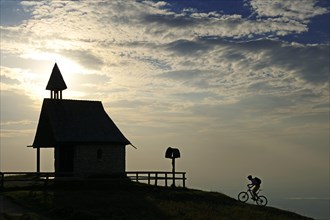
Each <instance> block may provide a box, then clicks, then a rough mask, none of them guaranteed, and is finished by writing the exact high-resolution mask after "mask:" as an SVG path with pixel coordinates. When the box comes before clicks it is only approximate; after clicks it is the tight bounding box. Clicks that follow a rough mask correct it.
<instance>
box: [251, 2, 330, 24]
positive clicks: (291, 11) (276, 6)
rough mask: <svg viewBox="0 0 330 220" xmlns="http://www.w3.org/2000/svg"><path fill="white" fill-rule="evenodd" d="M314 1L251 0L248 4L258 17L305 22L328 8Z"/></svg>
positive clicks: (325, 11)
mask: <svg viewBox="0 0 330 220" xmlns="http://www.w3.org/2000/svg"><path fill="white" fill-rule="evenodd" d="M316 3H317V1H315V0H301V1H286V0H275V1H274V0H252V1H251V2H250V5H251V8H252V9H253V10H254V11H255V12H256V13H257V15H258V16H259V17H282V18H288V19H293V20H299V21H302V22H304V23H305V22H308V20H309V19H310V18H312V17H315V16H318V15H322V14H325V13H327V12H328V9H326V8H322V7H319V6H317V5H316Z"/></svg>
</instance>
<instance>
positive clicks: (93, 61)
mask: <svg viewBox="0 0 330 220" xmlns="http://www.w3.org/2000/svg"><path fill="white" fill-rule="evenodd" d="M60 53H61V54H62V55H64V56H66V57H68V58H70V59H72V60H74V61H76V62H78V63H79V64H80V65H82V66H84V67H86V68H87V69H100V68H101V67H102V65H103V64H104V62H103V60H102V59H101V58H99V57H97V56H96V55H94V54H93V52H92V51H90V50H61V52H60Z"/></svg>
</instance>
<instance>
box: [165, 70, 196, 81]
mask: <svg viewBox="0 0 330 220" xmlns="http://www.w3.org/2000/svg"><path fill="white" fill-rule="evenodd" d="M201 75H202V72H201V71H200V70H197V69H195V70H182V71H170V72H165V73H162V74H160V75H159V76H160V77H164V78H169V79H175V80H191V79H194V78H198V77H199V76H201Z"/></svg>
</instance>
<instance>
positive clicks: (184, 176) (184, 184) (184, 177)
mask: <svg viewBox="0 0 330 220" xmlns="http://www.w3.org/2000/svg"><path fill="white" fill-rule="evenodd" d="M182 181H183V188H186V173H183V174H182Z"/></svg>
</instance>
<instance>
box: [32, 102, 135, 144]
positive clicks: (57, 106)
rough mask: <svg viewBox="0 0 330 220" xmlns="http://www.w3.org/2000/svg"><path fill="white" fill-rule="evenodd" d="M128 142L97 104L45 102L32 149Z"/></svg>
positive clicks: (100, 104) (99, 104) (100, 105)
mask: <svg viewBox="0 0 330 220" xmlns="http://www.w3.org/2000/svg"><path fill="white" fill-rule="evenodd" d="M90 143H100V144H102V143H118V144H124V145H128V144H130V141H129V140H128V139H127V138H126V137H125V136H124V135H123V134H122V133H121V131H120V130H119V128H118V127H117V126H116V124H115V123H114V122H113V121H112V119H111V118H110V117H109V116H108V114H107V113H106V112H105V110H104V108H103V105H102V103H101V102H100V101H86V100H67V99H61V100H59V99H44V101H43V104H42V109H41V113H40V118H39V123H38V127H37V131H36V135H35V139H34V142H33V145H32V146H33V147H42V148H51V147H55V146H58V145H61V144H63V145H65V144H90Z"/></svg>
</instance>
